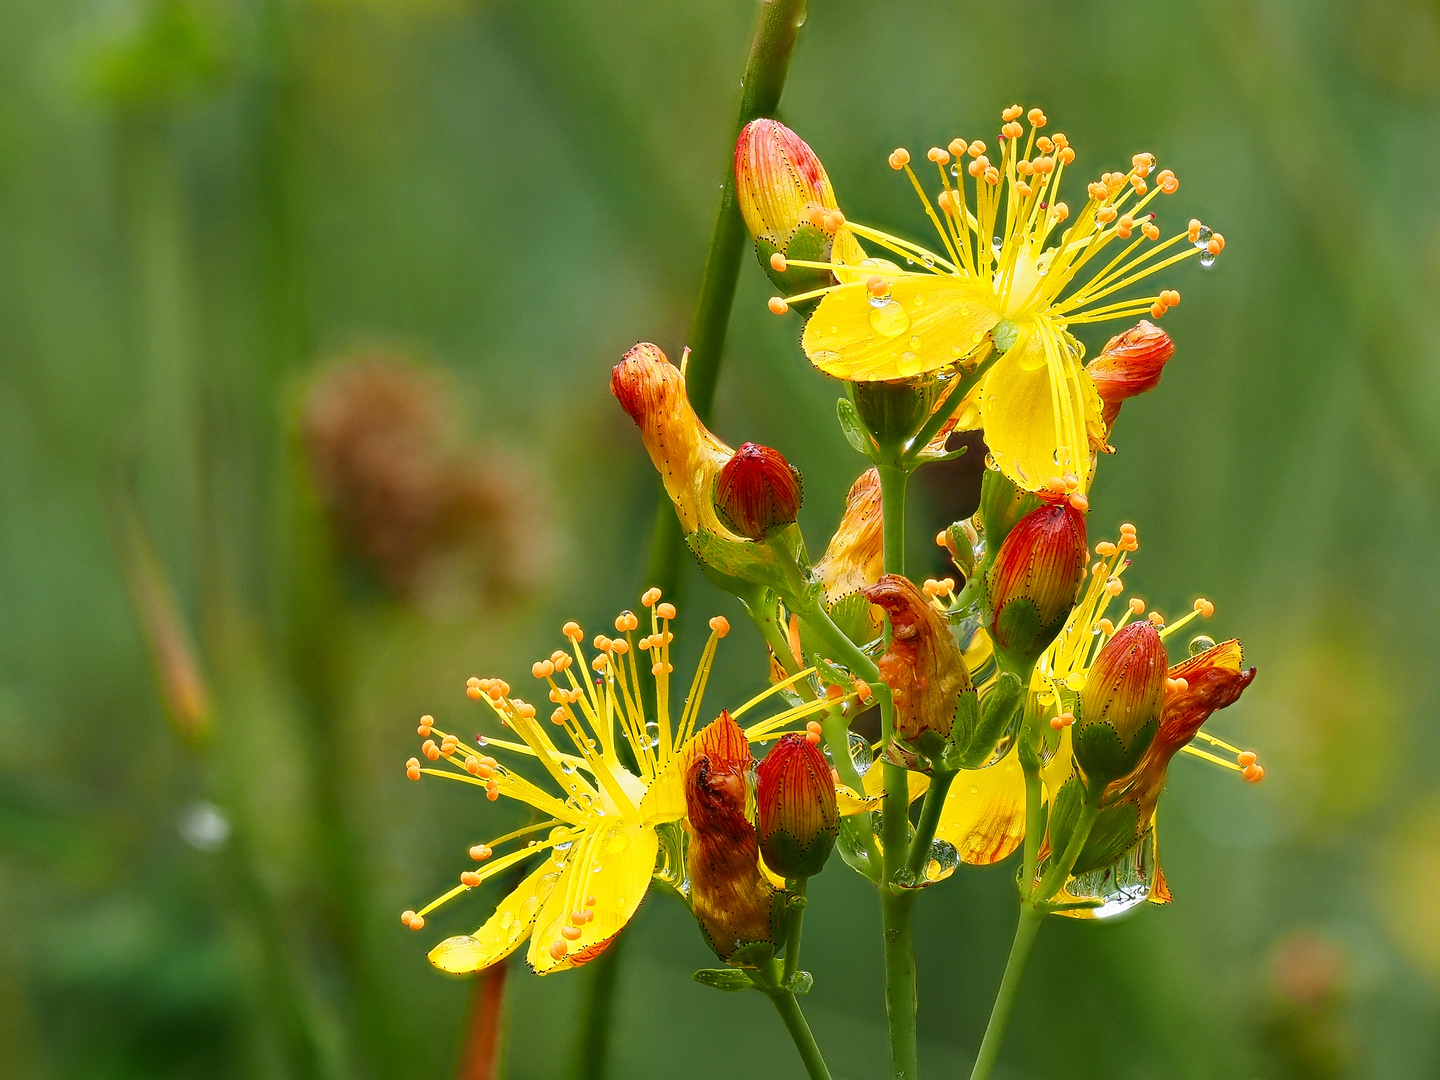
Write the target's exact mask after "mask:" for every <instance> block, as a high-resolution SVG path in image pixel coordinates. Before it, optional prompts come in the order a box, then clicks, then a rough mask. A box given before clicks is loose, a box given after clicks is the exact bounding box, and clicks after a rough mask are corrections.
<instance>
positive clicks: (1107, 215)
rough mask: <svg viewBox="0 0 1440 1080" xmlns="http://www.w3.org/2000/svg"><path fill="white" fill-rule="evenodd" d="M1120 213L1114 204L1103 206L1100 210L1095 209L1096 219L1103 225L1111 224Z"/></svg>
mask: <svg viewBox="0 0 1440 1080" xmlns="http://www.w3.org/2000/svg"><path fill="white" fill-rule="evenodd" d="M1118 214H1119V211H1118V210H1116V209H1115V208H1114V207H1113V206H1102V207H1101V208H1100V209H1099V210H1096V211H1095V220H1096V221H1098V222H1099V223H1100V224H1101V225H1109V224H1110V222H1112V221H1114V220H1115V218H1116V217H1117V216H1118Z"/></svg>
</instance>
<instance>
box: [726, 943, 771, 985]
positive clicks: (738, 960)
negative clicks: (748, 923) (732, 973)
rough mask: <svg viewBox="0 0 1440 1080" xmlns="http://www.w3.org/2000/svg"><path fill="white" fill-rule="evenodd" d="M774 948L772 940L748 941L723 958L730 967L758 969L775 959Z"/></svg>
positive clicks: (748, 969) (749, 969)
mask: <svg viewBox="0 0 1440 1080" xmlns="http://www.w3.org/2000/svg"><path fill="white" fill-rule="evenodd" d="M775 948H776V947H775V943H774V942H773V941H749V942H746V943H745V944H744V945H741V946H739V947H738V948H736V949H735V950H734V951H733V952H732V953H731V954H730V955H729V956H726V957H723V959H724V961H725V962H726V963H727V964H729V965H730V966H731V967H735V968H743V969H745V970H747V971H758V970H759V969H760V968H762V967H764V966H765V965H766V964H768V963H769V962H770V961H771V960H774V959H775ZM737 974H738V973H737ZM747 981H748V980H747Z"/></svg>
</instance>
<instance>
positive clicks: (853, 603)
mask: <svg viewBox="0 0 1440 1080" xmlns="http://www.w3.org/2000/svg"><path fill="white" fill-rule="evenodd" d="M825 611H826V614H828V615H829V616H830V621H831V622H833V623H834V624H835V625H836V626H838V627H839V628H840V632H841V633H842V634H844V635H845V636H846V637H848V638H849V639H850V640H851V641H853V642H854V643H855V644H856V645H868V644H869V643H870V642H872V641H874V640H875V639H876V638H877V637H879V636H880V631H878V630H877V629H876V628H875V626H874V624H873V623H871V621H870V601H869V600H866V599H865V597H864V596H862V595H861V594H860V593H858V592H853V593H851V594H850V595H848V596H842V597H841V598H840V599H839V600H836V601H835V603H833V604H830V605H829V606H828V607H826V609H825ZM801 636H802V637H803V636H804V629H803V626H802V629H801Z"/></svg>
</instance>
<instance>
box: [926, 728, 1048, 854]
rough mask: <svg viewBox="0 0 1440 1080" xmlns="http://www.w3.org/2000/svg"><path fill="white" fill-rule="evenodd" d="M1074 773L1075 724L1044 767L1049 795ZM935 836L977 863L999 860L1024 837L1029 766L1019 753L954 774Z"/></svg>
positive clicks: (1043, 777)
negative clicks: (1072, 743) (1022, 764)
mask: <svg viewBox="0 0 1440 1080" xmlns="http://www.w3.org/2000/svg"><path fill="white" fill-rule="evenodd" d="M1069 775H1070V729H1069V728H1066V729H1065V730H1064V731H1063V732H1062V733H1061V735H1060V743H1059V745H1058V746H1057V747H1056V749H1055V753H1054V755H1053V756H1052V757H1051V758H1050V761H1049V762H1048V763H1047V764H1046V765H1045V767H1044V768H1043V769H1042V770H1041V778H1042V780H1043V781H1044V784H1045V790H1046V792H1047V797H1053V796H1054V794H1055V792H1057V791H1059V790H1060V785H1061V784H1063V783H1064V782H1065V780H1066V778H1067V777H1068V776H1069ZM935 839H937V840H945V841H948V842H949V843H951V844H954V845H955V850H956V851H958V852H959V853H960V860H961V861H962V862H966V863H969V864H971V865H972V866H988V865H990V864H991V863H996V862H999V861H1000V860H1001V859H1003V858H1005V857H1006V856H1008V855H1009V854H1010V853H1011V852H1012V851H1014V850H1015V849H1016V848H1017V847H1019V846H1020V842H1021V841H1022V840H1024V839H1025V771H1024V770H1023V769H1021V768H1020V758H1019V755H1018V752H1017V751H1016V750H1015V749H1014V748H1011V750H1010V752H1009V753H1008V754H1006V755H1005V756H1004V757H1002V758H1001V759H1000V760H999V761H997V762H996V763H995V764H994V765H992V766H990V767H989V768H988V769H977V770H975V771H973V772H972V771H969V770H966V771H964V772H961V773H960V774H959V775H958V776H956V777H955V781H954V783H953V784H951V785H950V793H949V794H948V795H947V796H946V797H945V807H944V809H943V810H941V811H940V824H939V825H938V826H936V829H935Z"/></svg>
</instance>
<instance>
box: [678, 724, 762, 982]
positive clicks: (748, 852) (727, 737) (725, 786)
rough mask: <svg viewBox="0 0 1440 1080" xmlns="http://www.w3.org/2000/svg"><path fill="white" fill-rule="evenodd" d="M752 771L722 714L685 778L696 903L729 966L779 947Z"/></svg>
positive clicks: (745, 747) (737, 733) (702, 739)
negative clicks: (750, 802)
mask: <svg viewBox="0 0 1440 1080" xmlns="http://www.w3.org/2000/svg"><path fill="white" fill-rule="evenodd" d="M752 764H753V763H752V761H751V758H750V744H749V743H748V742H747V741H746V738H745V732H744V731H742V730H741V728H740V725H738V724H737V723H735V721H734V720H732V719H730V714H729V713H721V714H720V718H719V719H718V720H716V721H715V722H714V723H713V724H711V725H710V726H709V727H707V728H706V729H705V730H704V731H702V732H701V733H700V734H699V735H698V736H697V737H696V742H695V748H694V751H693V753H692V755H691V758H690V762H689V765H688V766H687V768H686V771H685V810H686V815H687V817H688V820H689V826H690V847H689V851H688V852H687V856H686V864H687V868H688V870H689V873H690V899H691V903H692V906H693V907H694V911H695V918H696V919H698V920H699V922H700V929H701V931H702V932H703V933H704V934H705V939H706V940H707V941H708V942H709V943H710V947H711V948H712V949H714V950H715V953H716V955H717V956H719V957H720V959H722V960H728V959H729V958H730V957H731V956H733V955H734V954H735V952H736V951H737V950H738V949H740V948H741V947H742V946H744V945H749V944H753V943H756V942H765V941H768V942H771V943H774V944H777V945H778V944H779V941H780V933H779V928H778V926H777V913H776V908H777V906H778V905H777V904H776V902H775V901H776V895H777V894H776V891H775V889H774V887H773V886H772V885H771V884H770V883H769V881H767V880H766V879H765V875H764V874H763V873H761V871H760V847H759V844H758V842H757V840H756V836H755V829H754V826H752V825H751V824H750V822H749V820H748V819H747V818H746V817H745V801H746V796H747V794H748V792H749V785H750V768H751V765H752Z"/></svg>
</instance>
